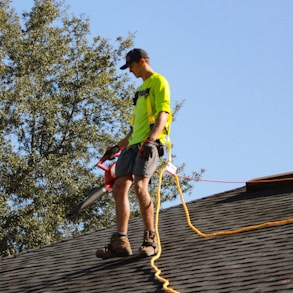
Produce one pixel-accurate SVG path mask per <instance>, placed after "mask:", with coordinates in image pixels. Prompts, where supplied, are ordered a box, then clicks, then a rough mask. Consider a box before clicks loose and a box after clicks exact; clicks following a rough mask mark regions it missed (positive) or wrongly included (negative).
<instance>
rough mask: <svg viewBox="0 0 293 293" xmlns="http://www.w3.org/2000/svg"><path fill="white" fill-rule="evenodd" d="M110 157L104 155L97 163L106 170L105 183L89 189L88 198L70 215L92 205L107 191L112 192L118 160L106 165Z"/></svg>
mask: <svg viewBox="0 0 293 293" xmlns="http://www.w3.org/2000/svg"><path fill="white" fill-rule="evenodd" d="M118 156H119V153H117V154H115V155H114V156H113V157H118ZM108 159H109V157H108V156H104V157H102V158H101V159H100V161H99V162H98V163H97V164H96V165H95V166H97V167H99V168H100V169H102V170H104V171H105V174H104V184H102V185H101V186H99V187H95V188H93V189H92V190H91V191H89V193H88V196H87V198H86V199H84V200H83V201H81V202H80V203H79V204H78V205H77V206H75V207H74V208H72V209H71V211H70V212H69V213H68V216H69V217H72V216H74V215H76V214H77V213H78V212H79V211H81V210H82V209H84V208H86V207H88V206H90V205H92V204H93V203H94V202H95V201H97V200H98V199H100V198H101V197H102V196H103V195H105V194H106V193H108V192H111V190H112V186H113V184H114V181H115V177H116V176H115V166H116V161H114V162H112V163H111V164H110V165H104V162H106V161H107V160H108Z"/></svg>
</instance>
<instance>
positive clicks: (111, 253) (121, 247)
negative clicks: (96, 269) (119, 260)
mask: <svg viewBox="0 0 293 293" xmlns="http://www.w3.org/2000/svg"><path fill="white" fill-rule="evenodd" d="M129 255H132V251H131V246H130V243H129V240H128V238H127V236H120V235H119V234H118V233H117V232H116V233H114V234H113V235H112V237H111V240H110V243H109V244H108V245H107V246H106V247H104V248H103V249H98V250H97V251H96V257H98V258H103V259H106V258H111V257H122V256H129Z"/></svg>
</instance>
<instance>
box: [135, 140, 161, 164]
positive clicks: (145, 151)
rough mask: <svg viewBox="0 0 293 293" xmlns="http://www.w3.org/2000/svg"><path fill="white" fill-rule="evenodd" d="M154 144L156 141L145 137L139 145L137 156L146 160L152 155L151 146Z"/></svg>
mask: <svg viewBox="0 0 293 293" xmlns="http://www.w3.org/2000/svg"><path fill="white" fill-rule="evenodd" d="M154 145H155V146H156V145H157V143H156V142H155V141H154V140H152V139H149V138H148V139H146V140H145V141H144V142H143V144H142V145H141V148H140V151H139V156H140V158H142V159H144V160H146V161H147V160H148V159H149V158H152V157H153V153H152V151H153V146H154Z"/></svg>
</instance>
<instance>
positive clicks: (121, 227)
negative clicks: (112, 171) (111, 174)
mask: <svg viewBox="0 0 293 293" xmlns="http://www.w3.org/2000/svg"><path fill="white" fill-rule="evenodd" d="M131 184H132V176H130V175H128V176H122V177H118V178H117V179H116V180H115V182H114V185H113V189H112V191H113V195H114V198H115V208H116V222H117V232H115V233H114V234H113V235H112V236H111V240H110V243H109V244H108V245H107V246H106V247H105V248H103V249H98V250H97V251H96V256H97V257H98V258H103V259H105V258H111V257H117V256H129V255H132V250H131V246H130V243H129V240H128V237H127V232H128V221H129V216H130V206H129V200H128V191H129V188H130V186H131Z"/></svg>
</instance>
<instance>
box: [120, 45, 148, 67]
mask: <svg viewBox="0 0 293 293" xmlns="http://www.w3.org/2000/svg"><path fill="white" fill-rule="evenodd" d="M141 58H144V59H149V55H148V53H147V52H146V51H145V50H143V49H138V48H135V49H133V50H131V51H129V52H128V53H127V55H126V63H125V64H124V65H123V66H121V67H120V69H122V70H124V69H126V68H128V66H129V65H130V64H131V63H132V62H137V61H139V60H140V59H141Z"/></svg>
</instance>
